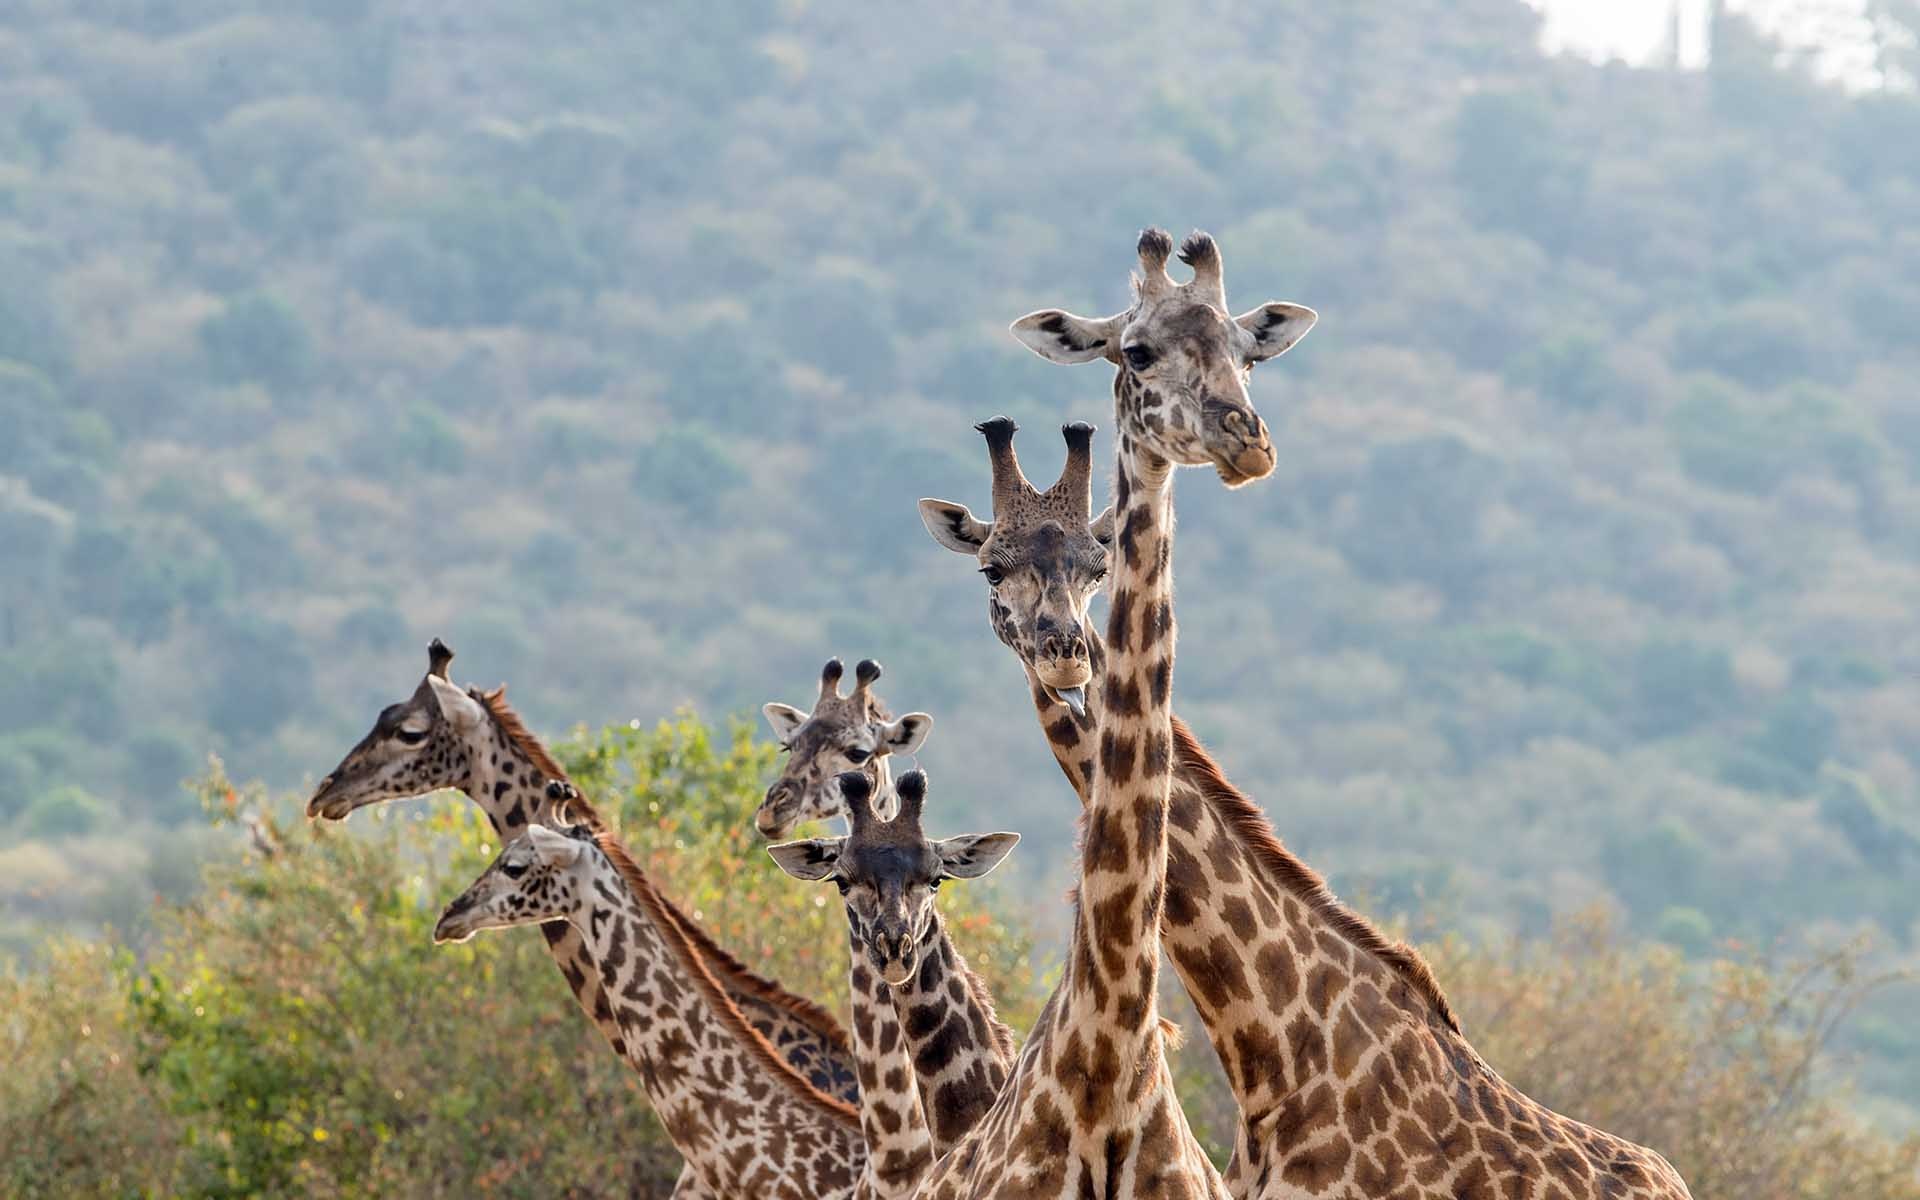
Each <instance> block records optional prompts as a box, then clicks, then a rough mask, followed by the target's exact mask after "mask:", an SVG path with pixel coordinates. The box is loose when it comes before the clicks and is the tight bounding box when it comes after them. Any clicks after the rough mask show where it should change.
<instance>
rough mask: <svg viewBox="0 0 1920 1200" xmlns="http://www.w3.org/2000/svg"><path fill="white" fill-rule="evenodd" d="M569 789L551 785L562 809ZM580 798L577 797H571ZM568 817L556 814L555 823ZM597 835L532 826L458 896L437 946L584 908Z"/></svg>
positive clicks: (582, 829)
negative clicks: (590, 859) (589, 863)
mask: <svg viewBox="0 0 1920 1200" xmlns="http://www.w3.org/2000/svg"><path fill="white" fill-rule="evenodd" d="M570 792H571V785H569V784H565V783H561V782H558V781H555V782H552V783H549V784H548V785H547V795H548V797H549V799H551V800H553V801H554V802H555V803H556V804H560V805H564V804H565V803H566V799H567V796H568V794H569V793H570ZM573 794H577V793H573ZM563 816H564V810H556V813H555V819H556V820H559V819H561V818H562V817H563ZM592 843H593V835H592V834H591V833H590V832H589V831H588V829H587V827H586V826H584V825H575V826H571V827H570V828H568V829H566V830H564V831H563V830H559V829H550V828H548V827H547V826H545V825H529V826H528V827H527V831H526V832H525V833H523V834H521V835H520V836H519V837H518V838H515V839H514V840H513V841H511V842H509V843H508V844H507V846H506V848H505V849H504V850H502V851H500V853H499V855H498V856H496V857H495V858H494V860H493V862H492V863H490V864H489V865H488V866H487V869H486V870H485V871H482V872H481V873H480V878H478V879H476V880H474V881H473V883H472V885H471V886H469V887H468V888H467V890H466V891H464V892H461V893H460V894H459V895H458V896H456V897H454V900H453V903H451V904H449V905H447V908H446V911H445V912H443V913H441V914H440V920H439V922H438V923H437V924H436V925H434V927H433V940H434V942H435V944H439V943H442V942H464V941H466V940H467V939H468V938H470V937H472V936H473V935H474V934H476V933H479V932H480V931H481V930H483V929H507V928H511V927H512V926H515V925H536V924H540V923H542V922H545V921H554V920H566V919H567V918H569V917H571V916H573V915H574V913H575V912H576V911H578V910H579V908H580V906H581V905H582V904H583V903H585V901H586V898H587V896H588V894H589V889H590V888H591V886H592V883H591V881H590V880H589V879H588V878H587V873H586V870H585V868H586V867H587V866H588V859H587V852H588V849H589V848H590V847H591V846H592Z"/></svg>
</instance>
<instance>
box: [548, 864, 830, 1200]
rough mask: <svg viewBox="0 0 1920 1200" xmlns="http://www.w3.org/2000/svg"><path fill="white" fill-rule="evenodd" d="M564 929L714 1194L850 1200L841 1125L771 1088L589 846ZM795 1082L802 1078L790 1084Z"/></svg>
mask: <svg viewBox="0 0 1920 1200" xmlns="http://www.w3.org/2000/svg"><path fill="white" fill-rule="evenodd" d="M585 861H586V862H587V863H588V864H589V866H588V869H587V872H586V876H587V877H586V879H585V881H584V884H583V888H582V894H581V895H580V897H579V899H578V903H577V905H576V906H575V910H574V911H573V912H572V913H570V914H569V916H568V920H569V922H570V923H571V924H572V925H573V927H574V928H575V929H576V930H578V931H579V933H580V935H581V937H582V939H583V940H584V943H585V947H586V951H587V955H588V957H589V958H590V960H591V961H592V962H593V963H594V964H595V965H596V967H597V971H598V981H599V983H600V986H601V988H602V990H603V992H604V994H605V996H606V999H607V1002H608V1005H609V1007H610V1009H611V1012H612V1017H613V1020H614V1023H615V1024H616V1025H617V1026H618V1028H619V1032H620V1037H621V1040H622V1043H623V1044H624V1046H625V1051H624V1053H625V1056H626V1059H627V1061H628V1063H629V1064H630V1065H632V1066H633V1068H634V1070H635V1071H636V1072H638V1074H639V1076H640V1080H641V1085H642V1086H643V1087H644V1088H645V1090H646V1093H647V1099H648V1100H649V1101H650V1102H651V1104H652V1106H653V1110H654V1112H655V1113H656V1114H657V1115H658V1116H659V1118H660V1123H661V1125H662V1126H663V1127H664V1128H665V1129H666V1131H667V1136H668V1137H669V1138H671V1139H672V1140H673V1143H674V1146H675V1148H676V1149H678V1150H679V1151H680V1154H681V1156H682V1157H683V1158H685V1159H686V1161H687V1164H688V1166H689V1167H690V1168H692V1170H693V1172H694V1173H695V1174H697V1175H698V1176H699V1178H700V1179H701V1181H702V1182H704V1183H705V1184H707V1185H708V1186H709V1188H712V1189H714V1190H715V1191H716V1194H719V1195H745V1194H748V1192H749V1189H751V1193H752V1194H753V1195H755V1196H769V1197H786V1196H793V1197H796V1198H797V1197H804V1196H813V1195H816V1194H819V1195H850V1194H851V1193H852V1191H853V1188H854V1185H855V1181H856V1180H857V1178H858V1177H859V1174H860V1172H861V1171H862V1170H863V1168H864V1161H865V1152H864V1150H863V1149H862V1147H861V1143H860V1137H859V1133H858V1130H857V1128H855V1127H854V1126H853V1125H852V1124H850V1123H849V1122H848V1119H847V1118H848V1116H849V1115H850V1114H847V1113H845V1112H841V1113H839V1114H838V1116H836V1115H835V1113H834V1112H833V1111H831V1105H832V1102H831V1101H825V1099H824V1098H821V1101H824V1102H820V1101H815V1100H812V1099H809V1098H808V1097H807V1096H806V1095H804V1094H803V1093H802V1092H801V1091H800V1090H799V1089H797V1088H795V1087H792V1086H790V1085H789V1084H788V1082H787V1081H785V1080H782V1079H778V1078H770V1077H769V1076H770V1068H769V1066H768V1064H767V1063H766V1062H765V1061H764V1060H763V1058H762V1057H761V1056H760V1055H757V1054H756V1053H755V1050H754V1048H753V1046H752V1045H751V1044H750V1042H749V1039H748V1038H747V1036H746V1031H747V1026H746V1024H745V1021H744V1019H743V1018H741V1017H740V1014H739V1012H738V1010H737V1009H735V1010H734V1011H733V1012H731V1013H729V1012H728V1011H726V1010H727V1008H729V1007H731V1006H730V1005H729V1004H728V1003H727V1002H726V1001H725V999H724V996H723V994H722V993H721V992H720V991H719V986H718V984H717V983H716V982H715V981H714V980H713V979H712V977H711V976H710V975H706V973H705V971H704V968H703V967H701V966H700V964H699V961H698V960H697V959H696V958H694V957H693V956H692V955H691V954H690V953H688V952H687V951H686V948H685V947H684V945H683V944H682V942H681V940H680V938H679V937H678V936H677V934H676V933H675V931H673V930H672V929H666V928H662V925H661V923H660V916H659V914H657V913H656V912H655V911H653V910H652V909H651V908H650V907H649V906H648V905H646V904H645V903H644V902H643V900H642V899H641V897H639V896H637V895H636V894H635V890H634V887H633V886H630V885H629V883H628V881H627V879H626V878H624V877H623V876H622V875H621V873H620V870H619V868H617V867H616V866H615V865H614V864H613V863H612V861H611V860H609V859H608V858H607V856H606V854H605V853H604V852H602V851H601V850H599V849H598V848H595V849H593V850H591V851H590V852H589V853H588V854H587V855H586V856H585ZM796 1080H797V1077H796Z"/></svg>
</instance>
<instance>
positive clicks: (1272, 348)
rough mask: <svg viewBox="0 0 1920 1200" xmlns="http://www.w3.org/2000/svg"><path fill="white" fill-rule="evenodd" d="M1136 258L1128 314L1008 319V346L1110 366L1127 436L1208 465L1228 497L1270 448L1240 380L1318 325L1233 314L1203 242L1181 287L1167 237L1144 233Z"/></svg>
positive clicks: (1186, 248)
mask: <svg viewBox="0 0 1920 1200" xmlns="http://www.w3.org/2000/svg"><path fill="white" fill-rule="evenodd" d="M1137 249H1138V251H1139V255H1140V273H1139V274H1138V275H1137V276H1135V277H1134V281H1133V307H1131V308H1129V309H1128V310H1127V311H1125V312H1123V313H1117V314H1115V315H1114V316H1111V317H1098V318H1094V317H1076V316H1074V315H1073V314H1072V313H1069V312H1063V311H1061V310H1060V309H1057V308H1045V309H1041V310H1040V311H1039V312H1034V313H1028V314H1027V315H1026V316H1024V317H1021V318H1020V319H1019V320H1018V321H1015V322H1014V323H1013V336H1014V337H1016V338H1018V339H1020V341H1021V342H1022V343H1023V344H1024V345H1026V346H1027V348H1028V349H1030V350H1032V351H1033V352H1034V353H1036V354H1038V355H1040V356H1041V357H1042V358H1045V359H1049V360H1051V361H1053V362H1058V363H1081V362H1090V361H1092V360H1093V359H1096V358H1104V359H1106V360H1108V361H1109V362H1111V363H1113V364H1114V365H1115V366H1116V367H1117V368H1118V369H1119V372H1120V373H1119V377H1118V379H1117V380H1116V381H1115V384H1114V388H1115V392H1114V394H1115V396H1116V399H1117V403H1116V406H1115V408H1116V415H1117V417H1118V419H1119V422H1120V429H1119V433H1120V435H1121V436H1122V437H1123V438H1128V439H1131V440H1132V441H1133V442H1135V443H1136V444H1137V445H1139V446H1140V447H1142V448H1143V449H1146V450H1148V451H1151V452H1152V453H1153V454H1156V455H1158V456H1159V457H1160V458H1163V459H1166V460H1167V461H1168V462H1172V463H1179V464H1186V465H1196V466H1197V465H1211V466H1212V467H1213V468H1214V469H1215V470H1217V471H1218V472H1219V473H1220V478H1221V479H1222V480H1224V481H1225V482H1226V484H1227V486H1229V487H1238V486H1240V485H1241V484H1243V483H1248V482H1250V481H1252V480H1255V479H1260V478H1263V477H1265V476H1266V475H1267V474H1269V473H1270V472H1271V471H1272V470H1273V464H1274V450H1273V441H1272V439H1271V438H1270V437H1269V436H1268V435H1267V425H1266V422H1265V421H1262V420H1261V419H1260V415H1259V414H1258V413H1256V412H1254V411H1253V402H1252V400H1250V399H1249V398H1248V396H1247V372H1249V371H1250V370H1252V369H1253V365H1254V364H1255V363H1260V362H1265V361H1266V360H1267V359H1269V358H1273V357H1276V356H1277V355H1280V354H1284V353H1285V352H1286V351H1287V350H1288V349H1289V348H1290V347H1291V346H1292V345H1293V344H1294V343H1295V342H1297V341H1299V340H1300V339H1301V338H1302V337H1304V336H1306V333H1307V330H1309V329H1311V328H1313V323H1314V321H1316V320H1317V319H1318V317H1317V315H1316V314H1315V313H1314V311H1313V310H1312V309H1310V308H1306V307H1304V306H1302V305H1298V304H1286V303H1282V302H1280V301H1269V302H1268V303H1266V304H1262V305H1261V306H1259V307H1258V308H1253V309H1249V310H1248V311H1246V312H1244V313H1241V314H1240V315H1239V316H1237V317H1235V316H1230V315H1229V314H1228V310H1227V290H1226V283H1225V279H1224V276H1223V274H1222V272H1221V264H1220V247H1218V246H1217V245H1215V244H1214V241H1213V238H1211V237H1209V236H1208V235H1207V234H1204V233H1198V232H1195V233H1191V234H1188V235H1187V240H1186V241H1184V242H1182V243H1181V245H1180V260H1181V261H1182V262H1184V263H1186V264H1187V265H1188V266H1189V267H1192V268H1193V278H1192V279H1191V280H1190V281H1188V282H1186V283H1177V282H1175V281H1174V279H1173V277H1172V276H1170V275H1168V274H1167V256H1168V255H1170V254H1172V253H1173V239H1172V238H1171V237H1169V236H1168V235H1167V233H1166V231H1164V230H1160V229H1149V230H1147V231H1146V232H1144V233H1142V234H1141V235H1140V242H1139V245H1138V247H1137Z"/></svg>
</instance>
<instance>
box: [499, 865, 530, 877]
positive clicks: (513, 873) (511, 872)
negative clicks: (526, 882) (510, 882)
mask: <svg viewBox="0 0 1920 1200" xmlns="http://www.w3.org/2000/svg"><path fill="white" fill-rule="evenodd" d="M527 866H528V864H527V863H505V864H502V866H501V867H500V873H501V874H502V875H505V876H506V877H507V878H508V879H518V878H520V877H521V876H522V875H525V874H526V873H527Z"/></svg>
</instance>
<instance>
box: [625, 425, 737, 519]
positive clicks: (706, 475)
mask: <svg viewBox="0 0 1920 1200" xmlns="http://www.w3.org/2000/svg"><path fill="white" fill-rule="evenodd" d="M745 478H746V474H745V472H743V471H742V470H741V469H740V468H739V467H738V466H737V465H735V463H734V461H733V459H732V458H731V457H730V456H729V455H728V454H727V452H726V451H725V450H724V449H723V448H722V447H721V446H720V443H719V442H718V441H717V440H716V439H715V438H714V437H713V436H712V435H710V434H708V433H707V432H705V431H704V430H702V429H699V428H697V427H695V426H691V425H675V426H674V427H672V428H671V429H668V430H667V431H666V432H664V433H662V434H661V435H660V436H659V437H658V438H657V439H656V440H654V441H653V442H652V443H650V444H649V445H647V446H645V447H643V448H642V449H641V451H640V453H639V454H638V455H636V456H635V457H634V463H633V490H634V491H635V492H637V493H638V494H640V495H641V496H644V497H646V498H647V499H649V500H655V501H659V502H660V503H663V504H672V505H676V506H682V507H694V506H696V505H697V504H698V503H699V500H700V498H702V497H711V496H721V495H725V494H726V493H727V492H728V491H731V490H732V489H733V488H735V487H738V486H739V485H740V484H741V483H742V482H743V481H744V480H745Z"/></svg>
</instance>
